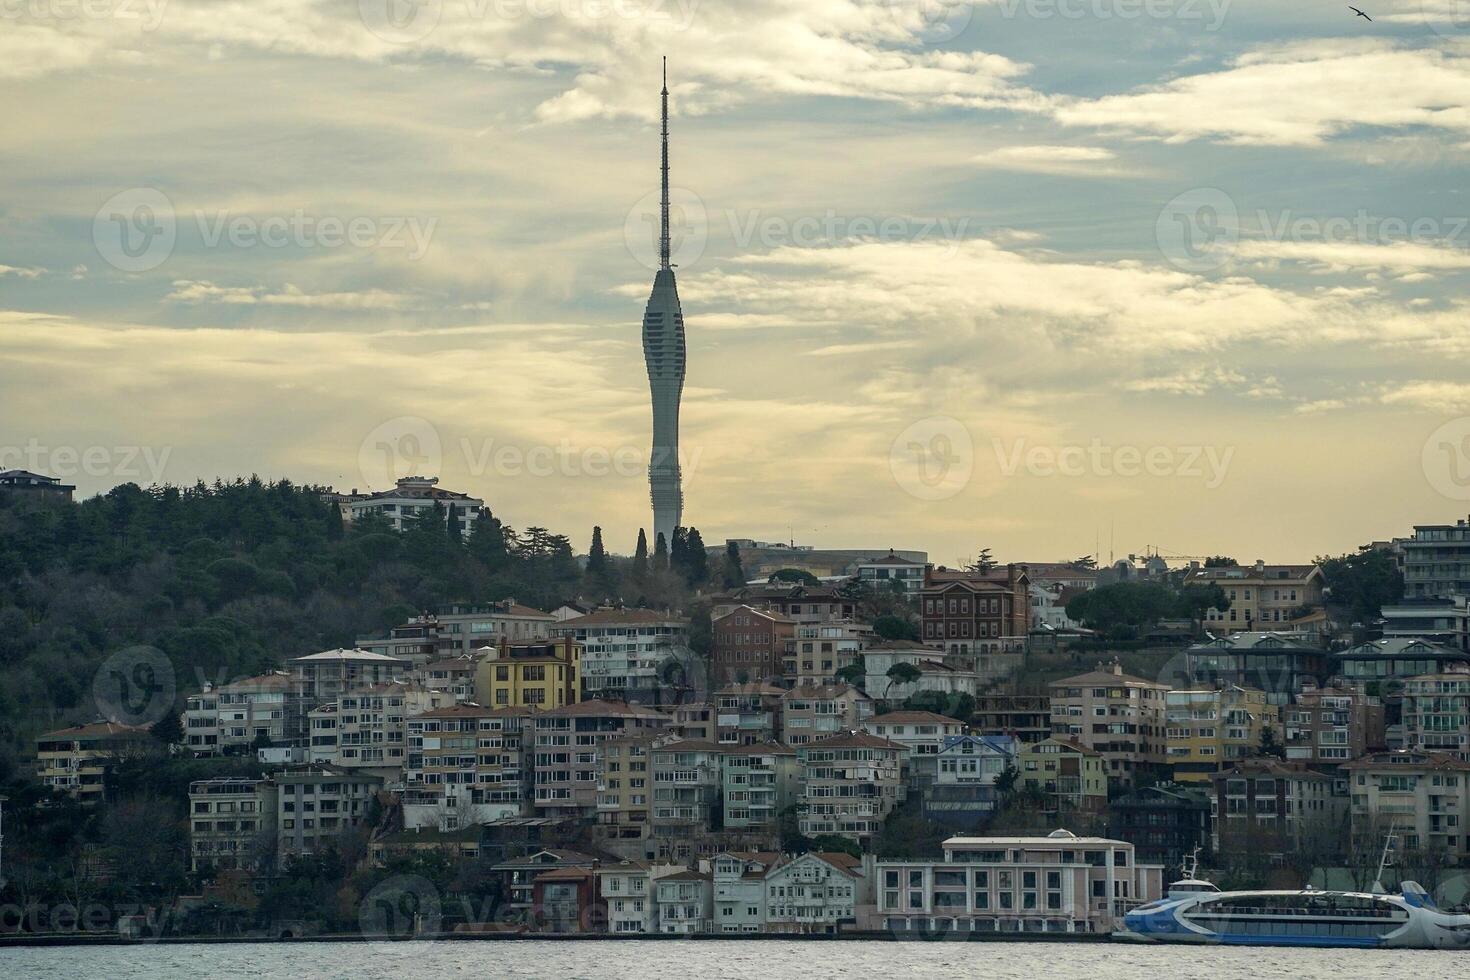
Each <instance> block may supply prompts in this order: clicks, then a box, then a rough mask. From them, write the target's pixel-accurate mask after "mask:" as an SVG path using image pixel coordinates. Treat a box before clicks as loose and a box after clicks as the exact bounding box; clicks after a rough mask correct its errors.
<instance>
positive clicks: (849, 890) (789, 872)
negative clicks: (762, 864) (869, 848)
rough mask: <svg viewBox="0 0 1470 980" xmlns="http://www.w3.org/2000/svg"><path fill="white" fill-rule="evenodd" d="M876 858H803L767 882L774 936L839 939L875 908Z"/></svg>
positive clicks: (820, 855) (782, 863)
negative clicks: (865, 910)
mask: <svg viewBox="0 0 1470 980" xmlns="http://www.w3.org/2000/svg"><path fill="white" fill-rule="evenodd" d="M871 866H872V858H871V857H869V858H866V859H859V858H855V857H853V856H852V855H851V854H847V853H845V852H824V853H807V854H800V855H797V856H796V857H793V858H788V859H784V860H782V861H780V862H779V863H777V865H776V866H775V867H774V868H772V869H771V870H769V871H767V872H766V876H765V886H766V893H765V906H766V930H767V931H768V932H795V933H829V934H831V933H836V932H837V930H838V929H839V928H840V927H841V926H843V925H845V924H853V923H856V921H857V911H858V908H859V907H860V906H863V905H870V904H871V902H872V888H871V881H872V879H871V875H870V873H869V872H870V871H871Z"/></svg>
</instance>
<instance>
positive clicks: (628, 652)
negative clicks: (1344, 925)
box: [549, 609, 689, 702]
mask: <svg viewBox="0 0 1470 980" xmlns="http://www.w3.org/2000/svg"><path fill="white" fill-rule="evenodd" d="M549 629H550V633H551V635H552V636H570V637H572V638H573V639H574V640H576V641H577V642H578V643H581V644H582V691H583V694H584V696H585V697H588V698H604V699H608V700H614V701H643V702H648V701H652V700H653V699H655V698H656V697H657V695H658V691H659V685H660V677H659V666H660V665H661V664H662V663H664V661H666V660H669V659H670V658H673V657H677V656H680V655H682V654H684V652H685V651H687V649H688V646H689V620H687V619H683V618H680V617H678V616H673V615H671V614H669V613H660V612H655V611H653V610H651V609H598V610H596V611H594V612H591V613H588V614H587V615H585V616H578V617H575V618H573V619H567V620H564V621H562V622H559V623H555V624H553V625H552V626H550V628H549Z"/></svg>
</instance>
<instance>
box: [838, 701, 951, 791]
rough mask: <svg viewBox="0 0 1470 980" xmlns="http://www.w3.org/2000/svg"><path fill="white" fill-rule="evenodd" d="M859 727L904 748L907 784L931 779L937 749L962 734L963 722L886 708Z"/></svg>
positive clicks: (934, 768) (927, 713)
mask: <svg viewBox="0 0 1470 980" xmlns="http://www.w3.org/2000/svg"><path fill="white" fill-rule="evenodd" d="M860 727H861V728H862V730H863V731H865V732H867V733H868V734H870V735H877V736H878V737H879V738H886V739H888V740H889V741H890V742H897V743H898V744H899V745H902V746H903V747H904V748H906V749H908V766H909V772H910V782H911V783H912V781H913V780H914V779H918V778H925V779H932V778H933V777H934V776H935V775H936V774H937V773H938V771H939V753H940V750H941V749H943V748H944V747H945V746H946V745H947V744H950V743H951V740H952V739H953V738H954V737H955V736H957V735H963V734H964V733H965V726H964V724H963V723H961V722H959V721H956V720H955V719H953V718H948V717H946V716H944V715H938V714H935V713H934V712H932V711H888V712H885V713H883V714H881V715H873V716H872V717H871V718H868V719H867V720H865V721H863V722H861V724H860Z"/></svg>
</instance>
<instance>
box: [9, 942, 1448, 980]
mask: <svg viewBox="0 0 1470 980" xmlns="http://www.w3.org/2000/svg"><path fill="white" fill-rule="evenodd" d="M1393 976H1420V977H1432V978H1435V980H1442V978H1443V980H1448V978H1453V977H1465V976H1470V952H1461V953H1455V952H1414V951H1402V952H1379V951H1359V950H1306V949H1218V948H1182V947H1172V948H1161V947H1140V946H1126V945H1118V944H1112V945H1096V946H1091V945H1089V946H1060V945H1050V944H1042V943H943V942H936V943H885V942H872V943H867V942H826V943H823V942H791V943H788V942H662V941H659V942H563V943H557V942H537V941H525V942H448V943H428V942H412V943H290V944H279V943H276V944H259V945H256V944H237V945H228V946H224V945H222V946H204V945H201V946H112V947H85V948H84V947H67V948H54V949H0V977H3V978H4V980H32V978H37V980H41V978H44V980H54V978H67V980H83V978H94V977H95V978H100V980H125V978H134V977H136V978H139V980H143V978H149V980H151V978H155V977H158V978H164V980H167V978H170V977H181V978H188V980H202V978H208V977H249V978H252V980H284V978H292V980H295V978H319V977H320V978H341V980H373V978H378V977H383V978H406V977H434V978H440V977H474V978H477V980H482V978H498V977H517V978H520V977H527V978H537V980H540V978H546V980H571V978H583V977H585V978H589V980H590V978H596V980H691V978H694V980H723V978H747V977H751V978H760V980H773V978H784V977H799V978H801V980H818V978H828V977H832V978H848V977H852V978H861V980H929V978H936V980H937V978H944V980H956V978H965V977H974V978H984V980H1036V978H1038V977H1039V978H1044V980H1174V978H1176V977H1177V978H1188V980H1195V978H1200V980H1278V978H1279V980H1352V978H1357V977H1375V978H1376V977H1393Z"/></svg>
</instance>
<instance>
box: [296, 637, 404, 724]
mask: <svg viewBox="0 0 1470 980" xmlns="http://www.w3.org/2000/svg"><path fill="white" fill-rule="evenodd" d="M290 666H291V676H292V678H293V680H294V682H295V687H296V689H297V690H298V691H299V692H300V693H301V695H302V697H303V698H304V699H305V705H306V708H311V707H315V706H316V705H319V704H323V703H325V702H327V701H336V700H338V699H339V698H341V697H342V695H344V694H347V693H350V692H352V691H358V690H362V689H364V688H369V687H376V686H377V685H379V684H386V683H388V682H389V681H401V680H406V679H407V678H408V671H409V668H410V667H411V666H412V665H411V664H410V663H409V661H408V660H405V659H403V658H401V657H389V656H386V655H384V654H381V653H369V652H367V651H366V650H341V649H338V650H324V651H322V652H321V653H311V654H307V655H306V656H304V657H297V658H295V659H294V660H292V661H290ZM299 730H300V731H302V732H304V731H305V709H303V710H302V716H301V726H300V729H299Z"/></svg>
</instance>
